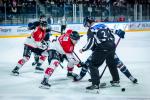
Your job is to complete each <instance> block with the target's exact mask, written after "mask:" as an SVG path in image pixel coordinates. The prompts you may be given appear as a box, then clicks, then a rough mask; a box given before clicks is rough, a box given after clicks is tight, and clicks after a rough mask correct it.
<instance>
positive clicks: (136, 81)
mask: <svg viewBox="0 0 150 100" xmlns="http://www.w3.org/2000/svg"><path fill="white" fill-rule="evenodd" d="M129 79H130V80H131V81H132V82H133V83H134V84H137V83H138V80H137V79H136V78H134V77H133V76H131V77H129Z"/></svg>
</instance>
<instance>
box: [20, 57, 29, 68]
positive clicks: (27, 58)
mask: <svg viewBox="0 0 150 100" xmlns="http://www.w3.org/2000/svg"><path fill="white" fill-rule="evenodd" d="M28 60H29V57H23V58H22V59H20V60H19V61H18V64H17V67H19V68H21V67H22V66H23V65H24V64H25V63H26V62H27V61H28Z"/></svg>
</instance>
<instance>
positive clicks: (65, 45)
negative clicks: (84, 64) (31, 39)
mask: <svg viewBox="0 0 150 100" xmlns="http://www.w3.org/2000/svg"><path fill="white" fill-rule="evenodd" d="M79 39H80V35H79V33H78V32H76V31H72V30H67V32H66V33H65V34H63V35H61V36H60V37H59V38H58V40H57V41H54V42H53V43H51V44H50V52H52V53H51V55H50V56H51V57H52V59H51V61H50V63H49V67H48V68H47V69H46V70H45V75H44V79H43V80H42V82H41V84H42V85H41V87H43V88H49V87H50V86H51V85H50V84H49V83H48V79H49V77H50V76H51V75H52V73H53V72H54V70H55V68H57V67H58V66H59V64H60V62H61V57H62V55H66V58H67V60H68V64H67V70H68V73H67V76H68V77H72V78H74V77H77V74H75V73H73V68H74V65H78V64H79V63H80V62H79V61H78V60H77V59H76V58H75V57H74V55H73V51H74V46H75V44H76V43H77V41H78V40H79Z"/></svg>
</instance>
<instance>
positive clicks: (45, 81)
mask: <svg viewBox="0 0 150 100" xmlns="http://www.w3.org/2000/svg"><path fill="white" fill-rule="evenodd" d="M50 87H51V85H50V84H49V83H48V79H47V78H44V79H43V81H42V82H41V85H40V86H39V88H42V89H49V88H50Z"/></svg>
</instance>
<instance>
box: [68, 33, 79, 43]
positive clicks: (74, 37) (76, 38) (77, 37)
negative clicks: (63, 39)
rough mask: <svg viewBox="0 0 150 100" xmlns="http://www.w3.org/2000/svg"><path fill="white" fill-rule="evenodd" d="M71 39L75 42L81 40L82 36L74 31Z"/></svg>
mask: <svg viewBox="0 0 150 100" xmlns="http://www.w3.org/2000/svg"><path fill="white" fill-rule="evenodd" d="M70 38H71V39H73V40H76V41H77V40H79V39H80V35H79V33H78V32H77V31H73V32H72V33H71V34H70Z"/></svg>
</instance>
